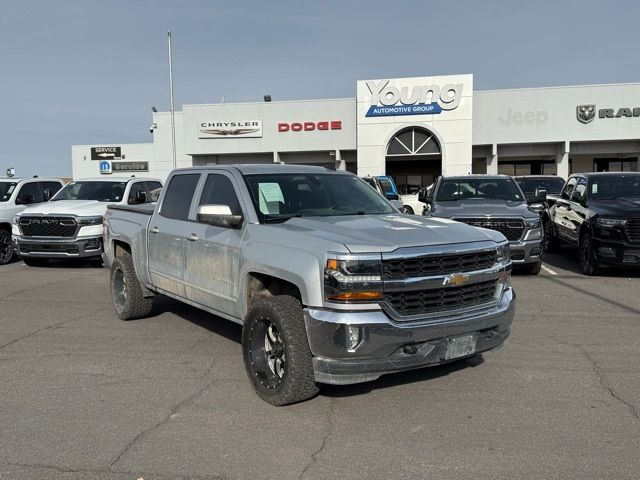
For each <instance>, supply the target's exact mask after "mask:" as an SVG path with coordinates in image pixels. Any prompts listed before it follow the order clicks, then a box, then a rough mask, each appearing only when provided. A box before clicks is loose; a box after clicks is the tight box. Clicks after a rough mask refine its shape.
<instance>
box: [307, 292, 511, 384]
mask: <svg viewBox="0 0 640 480" xmlns="http://www.w3.org/2000/svg"><path fill="white" fill-rule="evenodd" d="M514 315H515V293H514V291H513V289H508V290H506V291H505V292H504V294H503V295H502V298H501V300H500V302H499V303H498V304H497V305H494V306H493V307H491V308H487V309H484V310H480V311H475V312H470V313H468V314H466V315H461V316H456V317H454V318H443V319H438V320H430V319H429V318H425V319H424V320H423V321H421V322H411V323H410V324H402V323H400V322H395V321H393V320H392V319H391V318H390V317H388V316H387V315H386V314H385V313H384V312H383V311H381V310H380V311H365V312H340V311H336V310H320V309H313V308H306V309H305V311H304V319H305V326H306V329H307V336H308V338H309V346H310V348H311V352H312V353H313V355H314V358H313V368H314V372H315V379H316V381H318V382H322V383H332V384H341V385H343V384H351V383H360V382H367V381H370V380H375V379H376V378H378V377H380V376H381V375H383V374H386V373H393V372H399V371H402V370H412V369H416V368H422V367H427V366H431V365H438V364H441V363H446V360H445V359H444V355H445V352H446V347H447V344H448V342H449V340H450V339H451V338H452V337H455V336H458V335H462V334H468V333H476V338H477V342H476V351H475V352H474V355H475V354H477V353H481V352H485V351H487V350H491V349H493V348H495V347H497V346H499V345H500V344H502V343H503V342H504V341H505V340H506V338H507V337H508V336H509V333H510V332H511V324H512V323H513V319H514ZM350 325H351V326H354V325H357V326H358V327H359V332H360V338H361V341H360V344H359V346H358V347H357V349H355V351H354V352H350V351H348V349H347V327H348V326H350Z"/></svg>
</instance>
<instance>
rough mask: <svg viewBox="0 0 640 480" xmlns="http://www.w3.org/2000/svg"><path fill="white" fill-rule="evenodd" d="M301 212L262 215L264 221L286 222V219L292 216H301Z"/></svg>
mask: <svg viewBox="0 0 640 480" xmlns="http://www.w3.org/2000/svg"><path fill="white" fill-rule="evenodd" d="M303 216H304V215H302V214H301V213H296V214H293V215H270V214H266V215H264V223H278V222H286V221H287V220H291V219H292V218H300V217H303Z"/></svg>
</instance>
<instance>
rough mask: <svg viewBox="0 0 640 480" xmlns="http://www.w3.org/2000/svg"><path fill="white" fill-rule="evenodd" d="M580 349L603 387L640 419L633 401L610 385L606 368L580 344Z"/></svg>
mask: <svg viewBox="0 0 640 480" xmlns="http://www.w3.org/2000/svg"><path fill="white" fill-rule="evenodd" d="M578 350H580V351H581V352H582V354H583V355H584V356H585V357H586V359H587V360H588V361H589V362H590V363H591V365H592V367H593V371H594V373H595V375H596V378H597V379H598V383H600V385H601V386H602V388H604V389H605V390H607V391H608V392H609V395H611V396H612V397H613V398H615V399H616V400H617V401H618V402H620V403H621V404H623V405H625V406H626V407H627V408H628V409H629V412H630V413H631V415H632V416H633V417H634V418H635V419H636V420H640V414H638V409H637V408H636V406H635V405H634V404H633V403H631V402H628V401H627V400H625V399H624V398H622V397H621V396H620V395H618V394H617V393H616V391H615V390H614V389H613V387H612V386H611V385H609V382H608V381H607V377H606V375H605V373H604V370H603V369H602V367H601V366H600V365H599V364H598V362H596V361H595V360H594V359H593V357H592V356H591V355H590V354H589V352H588V351H587V350H585V349H584V348H583V347H581V346H578Z"/></svg>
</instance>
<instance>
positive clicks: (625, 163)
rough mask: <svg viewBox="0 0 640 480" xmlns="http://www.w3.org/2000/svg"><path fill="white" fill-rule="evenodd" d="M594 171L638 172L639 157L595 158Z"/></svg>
mask: <svg viewBox="0 0 640 480" xmlns="http://www.w3.org/2000/svg"><path fill="white" fill-rule="evenodd" d="M593 171H594V172H637V171H638V159H637V158H629V159H622V158H594V159H593Z"/></svg>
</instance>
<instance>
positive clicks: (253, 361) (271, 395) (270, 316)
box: [242, 295, 319, 406]
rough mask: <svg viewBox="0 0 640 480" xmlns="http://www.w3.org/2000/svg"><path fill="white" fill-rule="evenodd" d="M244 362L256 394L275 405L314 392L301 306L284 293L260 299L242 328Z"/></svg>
mask: <svg viewBox="0 0 640 480" xmlns="http://www.w3.org/2000/svg"><path fill="white" fill-rule="evenodd" d="M242 353H243V358H244V365H245V369H246V371H247V375H248V376H249V380H250V381H251V384H252V385H253V388H254V390H255V391H256V393H257V394H258V395H259V396H260V398H262V399H263V400H264V401H265V402H268V403H270V404H272V405H275V406H282V405H289V404H292V403H298V402H302V401H304V400H308V399H309V398H311V397H313V396H315V395H316V394H317V393H318V390H319V389H318V385H317V384H316V382H315V378H314V374H313V362H312V359H313V355H312V354H311V350H310V349H309V341H308V339H307V332H306V329H305V326H304V318H303V313H302V305H301V304H300V302H299V301H298V300H296V299H295V298H293V297H291V296H288V295H278V296H274V297H269V298H266V299H264V300H260V301H259V302H258V303H256V304H255V305H254V306H253V307H252V308H251V310H250V311H249V313H248V314H247V318H246V320H245V322H244V326H243V327H242Z"/></svg>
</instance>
